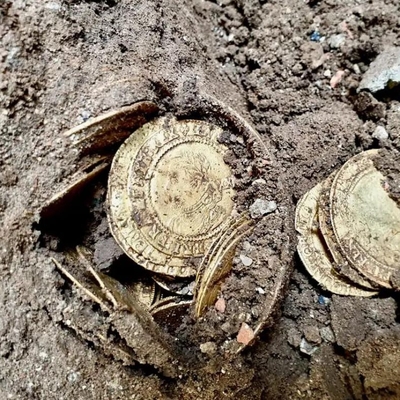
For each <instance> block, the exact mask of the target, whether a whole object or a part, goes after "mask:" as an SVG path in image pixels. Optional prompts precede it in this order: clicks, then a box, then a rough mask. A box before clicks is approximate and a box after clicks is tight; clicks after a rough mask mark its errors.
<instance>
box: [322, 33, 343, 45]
mask: <svg viewBox="0 0 400 400" xmlns="http://www.w3.org/2000/svg"><path fill="white" fill-rule="evenodd" d="M345 41H346V37H345V35H344V34H343V33H340V34H338V35H332V36H331V37H329V38H328V40H327V41H326V42H327V43H328V44H329V47H330V48H331V49H338V48H339V47H340V46H342V45H343V44H344V42H345Z"/></svg>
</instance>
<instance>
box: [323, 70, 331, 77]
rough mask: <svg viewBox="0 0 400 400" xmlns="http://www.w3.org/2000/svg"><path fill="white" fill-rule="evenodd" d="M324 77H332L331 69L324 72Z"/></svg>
mask: <svg viewBox="0 0 400 400" xmlns="http://www.w3.org/2000/svg"><path fill="white" fill-rule="evenodd" d="M324 76H326V77H327V78H330V77H331V76H332V71H331V70H330V69H327V70H326V71H325V72H324Z"/></svg>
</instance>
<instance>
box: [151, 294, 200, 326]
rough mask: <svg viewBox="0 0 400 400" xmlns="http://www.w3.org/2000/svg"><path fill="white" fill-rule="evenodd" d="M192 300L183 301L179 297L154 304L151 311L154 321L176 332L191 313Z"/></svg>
mask: <svg viewBox="0 0 400 400" xmlns="http://www.w3.org/2000/svg"><path fill="white" fill-rule="evenodd" d="M191 303H192V301H191V300H182V299H180V298H179V297H175V296H171V297H165V298H163V299H161V300H160V301H158V302H157V303H154V304H153V306H152V307H151V309H150V314H151V316H152V317H153V319H154V320H155V321H156V322H157V323H158V324H159V325H161V326H164V327H166V328H167V330H169V331H175V330H176V329H177V328H178V327H179V326H180V325H181V324H182V321H183V318H184V316H185V315H187V314H188V312H189V307H190V304H191Z"/></svg>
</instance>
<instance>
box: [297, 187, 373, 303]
mask: <svg viewBox="0 0 400 400" xmlns="http://www.w3.org/2000/svg"><path fill="white" fill-rule="evenodd" d="M321 191H322V184H318V185H317V186H315V187H314V188H312V189H311V190H310V191H309V192H307V193H306V194H305V195H304V196H303V197H302V198H301V199H300V201H299V203H298V204H297V207H296V217H295V227H296V230H297V232H298V233H299V234H300V235H299V238H298V244H297V251H298V254H299V256H300V259H301V261H302V262H303V264H304V266H305V268H306V269H307V271H308V272H309V273H310V275H311V276H312V277H313V278H314V279H315V280H316V281H317V282H318V283H319V284H320V285H321V286H322V287H324V288H326V289H327V290H329V291H330V292H332V293H336V294H340V295H347V296H365V297H367V296H373V295H374V294H376V292H371V291H367V290H363V289H359V288H357V287H355V286H353V285H351V284H349V283H348V282H346V281H345V280H344V279H343V278H341V277H340V276H339V275H337V274H336V273H335V271H334V270H333V266H332V262H331V260H330V257H329V253H328V251H327V248H326V246H325V245H324V242H323V240H322V238H321V236H320V234H319V232H318V212H317V210H318V198H319V196H320V194H321Z"/></svg>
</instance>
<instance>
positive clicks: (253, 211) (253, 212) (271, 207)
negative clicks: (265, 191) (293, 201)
mask: <svg viewBox="0 0 400 400" xmlns="http://www.w3.org/2000/svg"><path fill="white" fill-rule="evenodd" d="M276 209H277V205H276V203H275V201H268V200H264V199H257V200H256V201H255V202H254V203H253V204H252V205H251V206H250V207H249V211H250V216H251V218H260V217H262V216H263V215H266V214H270V213H272V212H274V211H275V210H276Z"/></svg>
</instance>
